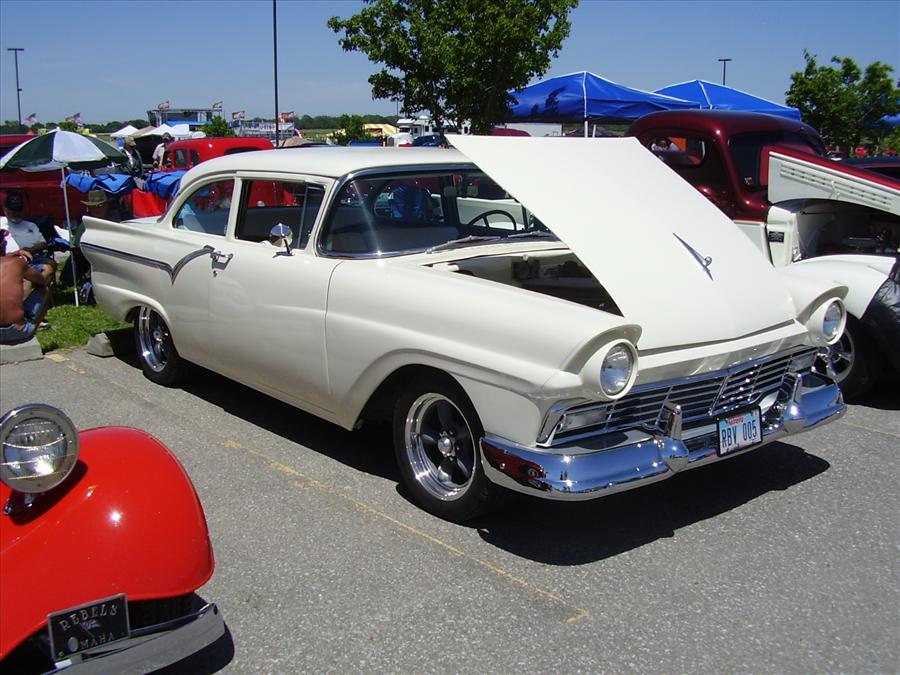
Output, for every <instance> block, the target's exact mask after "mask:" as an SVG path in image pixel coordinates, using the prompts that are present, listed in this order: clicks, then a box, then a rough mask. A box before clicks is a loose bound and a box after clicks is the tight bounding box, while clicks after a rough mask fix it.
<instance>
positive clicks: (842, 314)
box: [806, 297, 847, 347]
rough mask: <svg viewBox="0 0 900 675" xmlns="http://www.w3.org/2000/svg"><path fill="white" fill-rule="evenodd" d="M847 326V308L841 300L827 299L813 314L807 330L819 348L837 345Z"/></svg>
mask: <svg viewBox="0 0 900 675" xmlns="http://www.w3.org/2000/svg"><path fill="white" fill-rule="evenodd" d="M846 325H847V308H846V307H845V306H844V302H843V301H842V300H841V299H840V298H835V297H831V298H827V299H826V300H825V301H824V302H822V303H821V304H820V305H819V306H818V307H817V308H816V310H815V311H814V312H813V313H812V315H811V316H810V317H809V319H808V320H807V322H806V329H807V330H808V331H809V334H810V336H811V337H812V339H813V343H814V344H815V345H816V346H818V347H827V346H830V345H833V344H835V343H836V342H837V341H838V340H840V339H841V336H842V335H843V334H844V327H845V326H846Z"/></svg>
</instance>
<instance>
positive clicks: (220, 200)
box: [174, 179, 234, 236]
mask: <svg viewBox="0 0 900 675" xmlns="http://www.w3.org/2000/svg"><path fill="white" fill-rule="evenodd" d="M233 191H234V181H233V180H231V179H229V180H220V181H216V182H215V183H207V184H206V185H203V186H201V187H199V188H197V189H196V190H195V191H194V192H193V193H192V194H191V196H190V197H188V199H187V201H186V202H184V204H182V205H181V208H180V209H178V213H177V214H175V221H174V222H175V227H176V228H177V229H180V230H190V231H191V232H203V233H205V234H214V235H217V236H225V229H226V228H227V227H228V213H229V211H230V210H231V196H232V192H233Z"/></svg>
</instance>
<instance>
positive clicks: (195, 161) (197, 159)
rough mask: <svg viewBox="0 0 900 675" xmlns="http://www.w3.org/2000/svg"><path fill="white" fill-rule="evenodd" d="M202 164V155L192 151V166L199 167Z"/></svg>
mask: <svg viewBox="0 0 900 675" xmlns="http://www.w3.org/2000/svg"><path fill="white" fill-rule="evenodd" d="M199 163H200V154H199V153H198V152H197V151H196V150H191V166H197V165H198V164H199Z"/></svg>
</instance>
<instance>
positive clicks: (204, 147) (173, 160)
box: [163, 136, 274, 171]
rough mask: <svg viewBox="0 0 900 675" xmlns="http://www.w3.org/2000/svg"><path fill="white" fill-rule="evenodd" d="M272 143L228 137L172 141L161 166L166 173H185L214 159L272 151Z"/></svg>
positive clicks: (264, 140) (240, 137)
mask: <svg viewBox="0 0 900 675" xmlns="http://www.w3.org/2000/svg"><path fill="white" fill-rule="evenodd" d="M273 149H274V146H273V145H272V142H271V141H269V140H268V139H265V138H250V137H244V136H229V137H226V138H190V139H186V140H183V141H172V142H171V143H169V145H167V146H166V154H165V155H164V156H163V166H164V167H165V170H167V171H186V170H187V169H191V168H193V167H195V166H197V165H198V164H199V163H200V162H205V161H207V160H210V159H214V158H216V157H223V156H225V155H235V154H238V153H241V152H254V151H256V150H273Z"/></svg>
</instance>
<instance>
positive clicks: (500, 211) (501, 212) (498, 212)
mask: <svg viewBox="0 0 900 675" xmlns="http://www.w3.org/2000/svg"><path fill="white" fill-rule="evenodd" d="M488 216H506V217H507V218H509V221H510V222H511V223H512V226H513V231H515V229H516V227H517V226H518V223H517V222H516V219H515V218H513V216H512V214H510V212H509V211H504V210H503V209H491V210H490V211H485V212H484V213H479V214H478V215H477V216H475V217H474V218H472V220H470V221H469V222H468V223H466V225H465V226H466V227H471V226H472V225H474V224H475V223H477V222H478V221H479V220H483V221H484V226H485V228H487V229H488V230H489V229H491V224H490V223H489V222H488Z"/></svg>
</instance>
